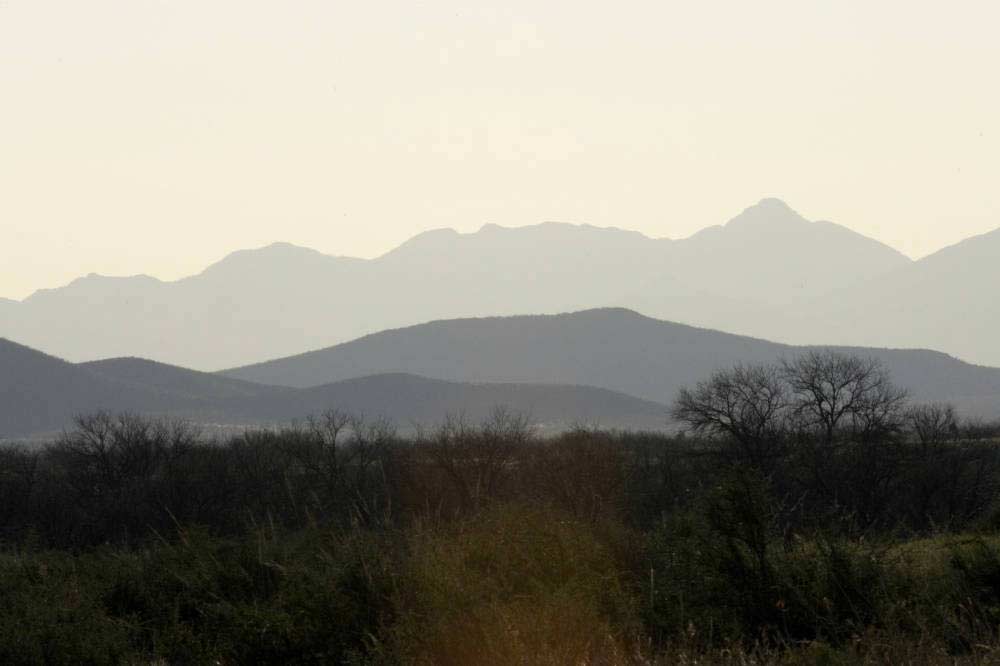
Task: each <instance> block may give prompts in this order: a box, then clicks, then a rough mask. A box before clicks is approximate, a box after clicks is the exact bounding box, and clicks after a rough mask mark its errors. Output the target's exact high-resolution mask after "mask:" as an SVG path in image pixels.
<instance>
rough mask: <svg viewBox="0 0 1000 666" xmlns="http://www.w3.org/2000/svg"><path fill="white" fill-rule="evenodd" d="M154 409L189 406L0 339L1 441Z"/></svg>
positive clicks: (189, 404)
mask: <svg viewBox="0 0 1000 666" xmlns="http://www.w3.org/2000/svg"><path fill="white" fill-rule="evenodd" d="M154 404H157V405H164V406H166V407H168V408H172V409H178V408H181V407H187V408H190V407H192V406H193V405H192V404H191V403H188V404H186V405H182V404H178V403H177V402H176V401H173V400H171V399H170V398H169V397H168V396H164V395H161V394H159V393H157V392H156V391H154V390H152V389H149V388H146V387H141V386H135V385H130V384H124V383H121V382H118V381H115V380H113V379H109V378H106V377H101V376H99V375H95V374H93V373H91V372H89V371H88V370H86V369H85V368H81V367H79V366H75V365H73V364H71V363H67V362H66V361H63V360H60V359H58V358H55V357H53V356H48V355H46V354H43V353H41V352H38V351H35V350H34V349H30V348H28V347H25V346H23V345H19V344H16V343H14V342H11V341H9V340H6V339H3V338H0V437H9V436H14V435H22V434H26V433H33V432H40V431H51V430H58V429H59V428H61V427H62V426H64V425H66V424H68V423H69V421H70V420H71V419H72V417H73V416H74V415H75V414H79V413H83V412H89V411H93V410H95V409H99V408H101V407H102V406H109V405H115V406H116V407H117V408H118V409H121V410H134V409H137V408H140V407H142V406H149V405H154Z"/></svg>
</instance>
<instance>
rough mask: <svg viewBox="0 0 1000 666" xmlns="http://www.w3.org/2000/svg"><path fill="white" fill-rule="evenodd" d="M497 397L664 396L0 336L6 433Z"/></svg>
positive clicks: (430, 419) (552, 414)
mask: <svg viewBox="0 0 1000 666" xmlns="http://www.w3.org/2000/svg"><path fill="white" fill-rule="evenodd" d="M497 406H505V407H508V408H510V409H512V410H514V411H516V412H518V413H521V414H524V415H526V416H528V417H529V418H530V419H531V420H532V422H533V423H535V424H537V425H540V426H546V427H550V428H562V427H567V426H571V425H573V424H577V423H579V424H601V425H604V426H609V427H610V426H615V427H632V428H660V427H663V426H664V425H665V423H666V408H665V406H663V405H660V404H656V403H653V402H650V401H645V400H641V399H638V398H634V397H631V396H627V395H623V394H620V393H615V392H613V391H608V390H606V389H599V388H591V387H586V386H558V385H525V384H520V385H516V384H489V383H477V384H467V383H456V382H447V381H441V380H435V379H426V378H423V377H417V376H414V375H409V374H402V373H393V374H383V375H378V376H369V377H358V378H351V379H348V380H344V381H340V382H333V383H329V384H326V385H323V386H317V387H311V388H306V389H292V388H286V387H274V386H263V385H260V384H254V383H251V382H245V381H242V380H237V379H230V378H227V377H222V376H219V375H213V374H207V373H203V372H198V371H193V370H187V369H184V368H179V367H175V366H169V365H165V364H163V363H157V362H153V361H147V360H145V359H138V358H124V359H110V360H105V361H97V362H91V363H84V364H79V365H75V364H72V363H68V362H66V361H63V360H60V359H57V358H54V357H51V356H48V355H46V354H43V353H41V352H38V351H36V350H33V349H30V348H28V347H24V346H22V345H18V344H15V343H12V342H9V341H7V340H3V339H0V440H2V439H5V438H6V439H9V438H16V437H23V436H29V435H42V434H51V433H54V432H57V431H59V430H60V429H62V428H64V427H67V426H69V425H70V424H71V422H72V418H73V417H74V416H75V415H77V414H81V413H87V412H93V411H96V410H98V409H107V410H110V411H133V412H138V413H144V414H148V415H154V416H174V417H180V418H185V419H189V420H192V421H196V422H201V423H206V424H215V425H227V426H242V425H252V424H262V423H285V422H289V421H292V420H296V419H302V418H304V417H306V416H308V415H309V414H315V413H319V412H322V411H324V410H326V409H329V408H332V407H336V408H338V409H341V410H344V411H348V412H351V413H356V414H364V415H367V416H370V417H382V418H387V419H389V420H390V421H393V422H395V423H396V424H397V425H399V426H401V427H403V428H408V427H410V426H412V425H415V424H420V425H425V426H431V425H434V424H436V423H439V422H441V420H442V419H444V418H445V417H446V416H448V415H456V416H458V415H463V416H465V417H467V418H469V419H470V420H473V421H478V420H480V419H482V418H485V417H486V416H488V415H489V414H490V412H491V411H492V410H493V409H494V408H495V407H497Z"/></svg>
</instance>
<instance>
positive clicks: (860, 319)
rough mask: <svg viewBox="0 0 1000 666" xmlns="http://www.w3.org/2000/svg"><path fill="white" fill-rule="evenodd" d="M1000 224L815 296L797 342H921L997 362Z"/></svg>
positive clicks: (797, 327)
mask: <svg viewBox="0 0 1000 666" xmlns="http://www.w3.org/2000/svg"><path fill="white" fill-rule="evenodd" d="M998 289H1000V229H997V230H995V231H993V232H990V233H987V234H983V235H981V236H975V237H973V238H969V239H966V240H965V241H962V242H961V243H958V244H956V245H953V246H951V247H947V248H945V249H943V250H940V251H939V252H936V253H934V254H932V255H930V256H928V257H925V258H923V259H921V260H920V261H917V262H914V263H912V264H909V265H905V266H902V267H900V268H898V269H896V270H894V271H891V272H889V273H887V274H885V275H881V276H878V277H874V278H870V279H868V280H865V281H863V282H860V283H858V284H855V285H853V286H850V287H847V288H844V289H841V290H838V291H836V292H834V293H832V294H829V295H828V297H827V298H824V299H821V300H817V301H814V302H812V303H810V304H809V305H808V306H807V307H805V308H803V309H802V311H801V313H800V314H801V317H800V318H798V319H795V320H792V321H791V322H789V323H790V325H791V330H792V331H793V335H795V336H796V337H797V338H798V339H809V340H818V336H820V335H825V336H827V339H833V340H837V341H839V342H843V343H847V344H869V345H893V346H922V347H930V348H932V349H942V350H948V351H950V352H951V353H954V354H955V355H957V356H959V357H961V358H965V359H970V360H975V361H976V362H979V363H984V364H987V365H996V366H1000V344H998V343H997V340H998V338H997V331H998V330H1000V299H998V298H997V290H998Z"/></svg>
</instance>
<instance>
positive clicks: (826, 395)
mask: <svg viewBox="0 0 1000 666" xmlns="http://www.w3.org/2000/svg"><path fill="white" fill-rule="evenodd" d="M782 369H783V374H784V378H785V381H786V382H787V383H788V386H789V388H790V389H791V393H792V413H793V415H794V416H795V418H796V421H797V423H798V424H799V426H800V427H803V428H805V429H809V430H815V431H816V432H817V433H818V434H819V436H820V438H821V440H822V442H823V443H824V444H826V445H828V446H829V445H832V444H833V443H834V440H835V438H836V436H837V434H838V432H839V431H845V432H846V433H848V434H850V435H851V436H852V437H855V438H860V439H862V440H865V441H871V440H873V439H879V438H881V437H884V436H886V435H889V434H892V433H895V432H898V431H899V430H900V429H901V427H902V425H903V417H904V411H903V410H904V407H905V403H906V398H907V393H906V391H904V390H903V389H901V388H900V387H898V386H896V385H895V384H893V382H892V380H891V378H890V377H889V373H888V372H887V371H886V369H885V367H884V366H883V365H882V363H881V362H880V361H879V360H878V359H874V358H863V357H860V356H854V355H849V354H841V353H838V352H836V351H832V350H813V351H809V352H806V353H805V354H802V355H800V356H797V357H795V358H794V359H792V360H785V361H783V362H782Z"/></svg>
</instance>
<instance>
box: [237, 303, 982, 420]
mask: <svg viewBox="0 0 1000 666" xmlns="http://www.w3.org/2000/svg"><path fill="white" fill-rule="evenodd" d="M805 349H807V348H803V347H793V346H788V345H783V344H778V343H774V342H769V341H767V340H761V339H757V338H750V337H744V336H737V335H731V334H728V333H722V332H719V331H714V330H710V329H702V328H695V327H692V326H686V325H683V324H677V323H673V322H668V321H659V320H656V319H652V318H649V317H645V316H643V315H640V314H638V313H636V312H633V311H630V310H625V309H621V308H607V309H596V310H587V311H581V312H573V313H566V314H561V315H542V316H517V317H488V318H481V319H458V320H444V321H435V322H430V323H427V324H422V325H418V326H411V327H407V328H401V329H395V330H389V331H383V332H381V333H376V334H373V335H368V336H365V337H362V338H359V339H357V340H353V341H351V342H348V343H344V344H340V345H336V346H334V347H329V348H326V349H321V350H317V351H313V352H308V353H305V354H299V355H296V356H291V357H288V358H283V359H276V360H273V361H267V362H264V363H258V364H254V365H251V366H246V367H242V368H235V369H232V370H227V371H225V372H223V373H222V374H223V375H225V376H227V377H232V378H237V379H243V380H248V381H256V382H262V383H268V384H275V385H285V386H296V387H305V386H311V385H315V384H320V383H325V382H331V381H338V380H342V379H346V378H349V377H354V376H362V375H367V374H376V373H387V372H411V373H414V374H419V375H422V376H426V377H434V378H438V379H446V380H449V381H489V382H529V383H539V382H548V383H565V384H582V385H588V386H598V387H602V388H607V389H611V390H613V391H619V392H622V393H625V394H628V395H634V396H637V397H640V398H644V399H646V400H651V401H655V402H660V403H669V402H671V401H672V400H673V399H674V397H675V396H676V393H677V391H678V390H679V389H680V388H681V387H683V386H690V385H692V384H694V383H695V382H698V381H700V380H702V379H704V378H706V377H707V376H708V375H709V374H710V373H711V372H712V371H713V370H716V369H719V368H726V367H729V366H731V365H733V364H735V363H771V362H775V361H777V360H778V359H780V358H791V357H794V356H795V355H796V354H799V353H802V352H803V351H804V350H805ZM833 349H836V350H838V351H841V352H844V353H849V354H857V355H861V356H872V357H875V358H878V359H880V360H882V361H883V362H884V363H885V365H886V367H887V369H888V370H889V371H890V372H891V373H892V376H893V378H894V379H895V380H896V382H897V383H899V384H900V385H902V386H904V387H905V388H907V389H909V390H910V391H911V393H912V395H913V397H914V399H916V400H919V401H954V402H956V403H958V404H959V406H960V407H962V406H965V407H967V408H969V411H975V412H976V413H979V414H982V415H984V416H991V417H992V416H997V415H1000V369H996V368H985V367H980V366H974V365H970V364H968V363H964V362H962V361H959V360H957V359H955V358H952V357H950V356H948V355H946V354H942V353H940V352H933V351H926V350H898V349H874V348H850V347H833Z"/></svg>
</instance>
